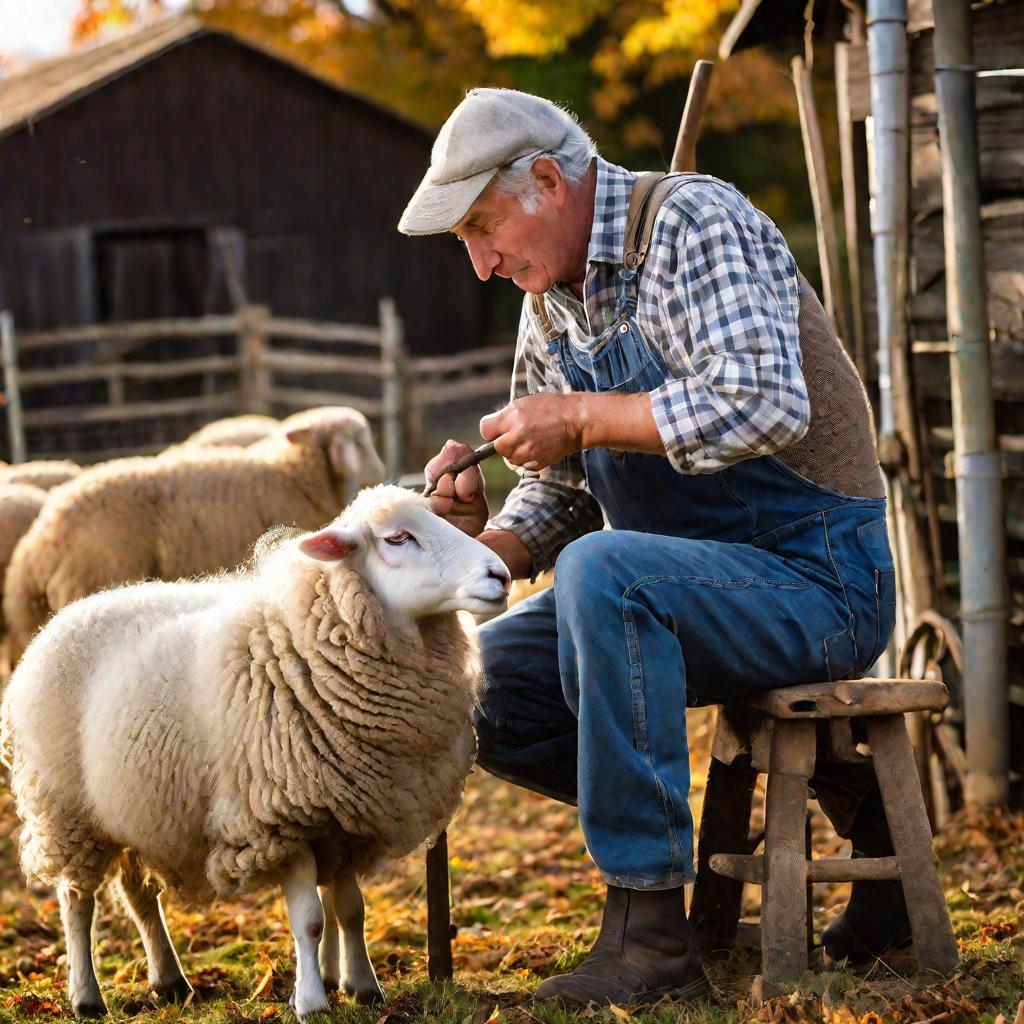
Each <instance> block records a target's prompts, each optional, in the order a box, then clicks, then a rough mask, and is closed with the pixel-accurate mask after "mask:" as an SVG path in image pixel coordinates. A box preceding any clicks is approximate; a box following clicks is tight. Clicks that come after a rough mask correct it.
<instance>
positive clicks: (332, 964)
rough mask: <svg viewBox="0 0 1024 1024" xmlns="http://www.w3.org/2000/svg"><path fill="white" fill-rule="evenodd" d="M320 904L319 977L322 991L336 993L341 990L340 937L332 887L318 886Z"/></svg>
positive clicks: (328, 884) (329, 884)
mask: <svg viewBox="0 0 1024 1024" xmlns="http://www.w3.org/2000/svg"><path fill="white" fill-rule="evenodd" d="M320 902H321V903H322V904H323V908H324V937H323V938H322V939H321V940H320V977H321V979H322V980H323V983H324V990H325V991H327V992H337V990H338V989H339V988H341V936H340V933H339V932H338V916H337V914H336V913H335V910H334V885H333V884H332V883H330V882H328V883H327V885H321V886H320Z"/></svg>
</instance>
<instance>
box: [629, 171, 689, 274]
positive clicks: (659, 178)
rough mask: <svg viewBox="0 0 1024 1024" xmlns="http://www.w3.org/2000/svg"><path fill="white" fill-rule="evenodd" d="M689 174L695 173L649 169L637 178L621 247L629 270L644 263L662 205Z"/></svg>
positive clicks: (637, 267)
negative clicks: (666, 172) (670, 172)
mask: <svg viewBox="0 0 1024 1024" xmlns="http://www.w3.org/2000/svg"><path fill="white" fill-rule="evenodd" d="M690 177H694V175H692V174H684V173H676V174H663V173H661V172H660V171H646V172H645V173H643V174H641V175H640V176H639V177H638V178H637V180H636V184H635V185H634V186H633V194H632V195H631V196H630V199H629V213H628V214H627V215H626V237H625V241H624V244H623V247H622V262H623V265H624V266H625V267H626V269H627V270H637V269H639V268H640V267H641V266H642V265H643V262H644V260H645V259H647V249H648V247H649V246H650V244H651V234H652V233H653V232H654V222H655V220H657V216H658V210H659V209H661V204H662V203H663V202H665V200H666V199H667V198H668V197H669V196H670V195H671V194H672V193H673V192H674V191H675V190H676V188H678V186H679V185H680V184H681V183H682V181H683V180H684V179H685V178H690Z"/></svg>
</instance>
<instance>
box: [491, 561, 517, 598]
mask: <svg viewBox="0 0 1024 1024" xmlns="http://www.w3.org/2000/svg"><path fill="white" fill-rule="evenodd" d="M487 575H488V576H489V577H490V578H491V579H495V580H497V581H498V582H499V583H500V584H501V588H502V590H504V591H505V593H506V594H507V593H508V592H509V591H510V590H511V589H512V577H511V575H510V574H509V571H508V569H506V568H505V567H504V566H502V567H501V568H500V569H499V568H497V567H492V568H489V569H488V570H487Z"/></svg>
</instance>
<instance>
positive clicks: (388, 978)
mask: <svg viewBox="0 0 1024 1024" xmlns="http://www.w3.org/2000/svg"><path fill="white" fill-rule="evenodd" d="M690 731H691V739H692V741H693V775H694V792H693V799H694V808H695V811H699V805H700V797H701V789H702V785H703V780H704V777H705V771H706V758H707V747H708V735H709V732H710V719H709V717H708V714H707V713H706V712H696V713H694V717H693V719H692V720H691V723H690ZM15 824H16V819H15V817H14V814H13V810H12V808H11V801H10V798H9V796H8V795H7V793H6V790H4V791H3V795H2V798H0V828H2V830H3V839H2V840H0V1021H21V1020H25V1019H26V1018H30V1017H31V1018H39V1017H44V1018H52V1017H67V1016H70V1007H69V1005H68V1002H67V999H66V988H65V986H66V966H65V958H64V942H63V936H62V935H61V932H60V922H59V915H58V910H57V904H56V901H55V900H54V899H52V898H50V897H48V896H46V895H38V896H33V895H30V894H29V893H28V892H27V891H26V889H25V886H24V883H23V881H22V879H21V877H20V874H19V871H18V867H17V861H16V857H15V854H14V850H13V846H12V843H11V839H10V835H11V832H12V830H13V829H14V827H15ZM829 835H830V833H829V831H828V826H827V825H826V824H825V822H824V821H823V820H820V821H819V820H818V819H817V818H816V819H815V845H816V850H817V852H818V853H819V855H821V854H823V853H826V852H834V851H835V850H836V849H838V841H836V840H835V839H834V838H832V839H831V840H830V839H829ZM937 849H938V852H939V855H940V858H941V862H942V865H943V874H942V877H943V884H944V886H945V889H946V894H947V899H948V901H949V905H950V909H951V911H952V914H953V921H954V927H955V930H956V933H957V936H958V938H959V940H960V945H961V953H962V957H963V960H964V964H963V967H962V969H961V970H960V972H959V973H957V974H956V975H955V976H954V977H952V978H951V979H947V980H946V981H944V982H940V981H938V980H937V979H929V978H927V977H922V976H920V975H917V976H915V974H914V972H915V970H916V968H915V963H914V959H913V956H912V954H910V953H909V952H907V953H899V954H895V955H894V956H893V957H892V958H891V960H890V961H887V965H886V967H882V966H876V967H875V968H874V969H872V970H870V971H861V972H858V973H845V972H831V973H827V974H825V973H821V972H820V970H819V971H818V973H815V974H812V975H809V976H808V977H807V978H806V979H805V981H804V983H803V984H802V985H801V986H800V988H799V990H798V991H797V992H796V993H795V994H794V995H793V996H791V997H788V998H786V999H778V1000H775V1001H773V1002H771V1003H768V1004H765V1005H763V1006H760V1007H756V1006H752V1005H750V1004H749V1003H748V1001H747V999H748V992H749V985H750V981H751V978H752V976H753V975H754V974H755V973H756V972H757V963H758V956H757V953H756V952H755V951H753V950H739V951H737V952H735V953H733V954H730V955H728V956H723V957H717V958H713V959H711V960H710V961H709V963H708V965H707V966H708V973H709V975H710V977H711V980H712V985H713V995H712V998H711V999H710V1000H708V1001H705V1002H702V1003H699V1004H696V1005H691V1006H687V1005H684V1004H678V1005H673V1004H670V1003H667V1002H666V1003H662V1004H660V1005H657V1006H655V1007H650V1008H637V1007H612V1008H609V1009H605V1010H601V1011H595V1010H591V1011H588V1012H587V1013H586V1014H584V1015H579V1016H577V1015H573V1014H570V1013H566V1012H565V1011H562V1010H557V1009H551V1008H538V1007H534V1006H529V1005H524V1004H525V1001H526V1000H527V999H528V998H529V995H530V993H531V992H532V990H533V989H534V988H535V987H536V985H537V983H538V982H539V981H540V979H541V978H543V977H546V976H547V975H548V974H549V973H552V972H557V971H561V970H564V969H567V968H571V967H572V966H573V964H575V963H576V962H577V961H578V960H579V958H580V957H581V956H582V955H583V954H584V952H585V951H586V949H587V948H588V947H589V944H590V943H591V941H592V940H593V938H594V936H595V935H596V932H597V927H598V925H599V923H600V906H601V894H602V886H601V884H600V881H599V877H598V875H597V873H596V872H595V870H594V869H593V867H592V865H591V864H590V862H589V860H588V858H587V856H586V853H585V851H584V847H583V840H582V836H581V834H580V831H579V826H578V822H577V818H576V814H575V812H574V811H573V810H572V809H571V808H566V807H563V806H561V805H559V804H556V803H554V802H552V801H550V800H546V799H543V798H540V797H536V796H534V795H532V794H529V793H526V792H524V791H523V790H520V789H516V788H515V787H513V786H509V785H506V784H504V783H501V782H498V781H496V780H494V779H491V778H488V777H487V776H485V775H483V774H482V773H480V772H479V771H475V772H474V773H473V775H472V777H471V778H470V780H469V785H468V787H467V792H466V800H465V803H464V805H463V808H462V810H461V811H460V813H459V815H458V817H457V819H456V821H455V822H454V823H453V826H452V829H451V839H450V850H449V852H450V855H451V878H452V899H453V920H454V922H455V924H456V926H457V929H458V932H457V936H456V939H455V946H454V951H455V982H454V984H453V985H447V986H444V987H442V988H434V987H432V986H431V985H430V984H429V983H428V982H427V980H426V952H425V948H426V943H425V932H426V907H425V902H424V893H423V883H424V870H423V859H422V856H419V855H417V856H414V857H411V858H409V859H407V860H406V861H404V862H403V863H400V864H397V865H393V866H391V867H390V868H388V869H386V870H384V871H382V872H381V873H380V874H379V875H377V876H376V877H374V878H372V879H370V880H368V882H367V884H366V885H365V893H366V901H367V934H368V940H369V948H370V956H371V959H372V960H373V962H374V965H375V966H376V968H377V971H378V973H379V975H380V978H381V983H382V985H383V987H384V991H385V993H386V995H387V999H388V1003H387V1005H386V1006H384V1007H382V1008H374V1009H366V1008H362V1007H357V1006H354V1005H353V1004H351V1003H350V1002H349V1001H347V1000H346V999H345V998H344V997H339V996H334V997H333V998H334V1000H335V1003H334V1006H333V1010H332V1015H331V1016H332V1018H333V1019H336V1020H337V1021H339V1022H342V1024H406V1022H413V1021H421V1020H423V1021H429V1022H438V1024H440V1022H444V1024H499V1022H501V1024H532V1022H536V1021H539V1022H542V1024H569V1022H571V1021H575V1020H583V1019H585V1018H587V1017H589V1018H595V1019H596V1020H598V1021H603V1022H609V1024H622V1022H628V1021H630V1020H636V1021H637V1022H638V1024H639V1022H658V1024H669V1022H676V1021H678V1022H693V1024H725V1022H733V1021H748V1020H750V1021H775V1022H798V1024H802V1022H811V1021H814V1022H824V1024H865V1022H867V1024H877V1022H889V1021H893V1022H901V1024H910V1022H921V1024H940V1022H941V1024H955V1022H972V1024H973V1022H975V1021H978V1022H982V1021H984V1022H993V1021H1000V1015H1002V1018H1001V1022H1000V1024H1002V1022H1005V1024H1014V1020H1015V1018H1016V1020H1017V1024H1024V1008H1022V1009H1021V1010H1020V1013H1019V1014H1018V1003H1019V1001H1020V1000H1021V999H1022V998H1024V817H1022V816H1020V815H1010V814H1007V813H1005V812H994V813H992V814H990V815H988V816H987V817H986V818H984V819H977V820H970V819H966V818H962V819H960V820H958V821H956V822H955V823H954V825H953V826H952V827H951V828H950V829H949V830H947V832H946V833H945V834H943V835H942V836H940V838H939V840H938V841H937ZM756 896H757V890H752V889H750V887H748V893H747V900H748V903H747V905H746V907H745V910H747V911H748V912H750V913H752V914H755V915H756V911H757V905H756ZM816 897H817V907H818V916H817V918H816V922H815V926H816V929H817V930H820V928H821V927H822V926H823V924H824V923H825V922H826V920H827V919H829V918H831V917H832V916H834V915H835V914H837V913H838V912H839V910H840V909H841V906H842V903H843V901H844V899H845V893H844V887H841V886H833V887H826V886H820V887H817V889H816ZM166 903H167V911H168V919H169V923H170V929H171V934H172V936H173V938H174V941H175V945H176V946H177V949H178V951H179V953H180V955H181V958H182V962H183V966H184V969H185V972H186V974H187V975H188V977H189V979H190V981H191V982H192V984H193V986H194V987H195V995H194V997H193V999H192V1001H191V1003H190V1004H189V1005H187V1006H185V1007H179V1006H166V1005H164V1006H161V1005H158V1004H156V1003H154V1002H151V1001H150V1000H149V998H148V995H147V991H146V965H145V959H144V957H143V954H142V946H141V942H140V941H139V939H138V936H137V935H136V934H135V933H134V930H133V929H132V927H131V925H130V923H129V922H128V920H127V918H126V917H125V916H124V915H123V913H122V912H121V911H120V909H119V908H118V907H117V906H116V905H115V904H114V903H113V899H112V898H109V897H108V898H107V899H105V900H104V901H103V904H102V909H101V913H100V916H99V921H98V925H97V929H96V937H97V960H98V970H99V977H100V984H101V987H102V989H103V992H104V996H105V997H106V999H107V1002H108V1005H109V1007H110V1010H111V1015H112V1017H113V1018H116V1019H125V1018H128V1017H131V1018H133V1019H134V1020H135V1021H137V1022H139V1024H144V1022H149V1021H175V1022H177V1021H179V1020H180V1021H182V1024H191V1022H197V1024H200V1022H201V1024H229V1022H237V1024H244V1022H249V1021H252V1022H259V1021H282V1022H285V1024H287V1022H288V1021H291V1020H293V1019H294V1018H293V1017H292V1015H291V1012H290V1010H289V1009H288V1006H287V999H288V996H289V994H290V991H291V986H292V980H293V970H294V959H293V954H292V948H291V940H290V936H289V934H288V926H287V917H286V914H285V909H284V902H283V900H282V899H281V898H280V896H279V895H278V894H277V893H274V892H267V893H262V894H259V895H257V896H254V897H252V898H249V899H246V900H245V901H243V902H239V903H231V904H223V903H222V904H214V905H210V906H205V907H191V908H186V907H183V906H181V905H180V904H178V903H176V902H175V900H174V898H173V895H170V898H168V899H167V900H166Z"/></svg>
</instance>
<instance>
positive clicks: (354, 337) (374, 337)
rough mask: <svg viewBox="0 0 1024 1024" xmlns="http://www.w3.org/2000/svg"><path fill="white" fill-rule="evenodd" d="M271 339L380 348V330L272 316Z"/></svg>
mask: <svg viewBox="0 0 1024 1024" xmlns="http://www.w3.org/2000/svg"><path fill="white" fill-rule="evenodd" d="M266 327H267V335H268V337H271V338H293V339H295V340H296V341H320V342H351V343H352V344H354V345H369V346H370V347H371V348H379V347H380V328H379V327H367V326H363V325H362V324H334V323H327V322H324V321H316V320H296V319H291V318H288V317H280V316H272V317H269V318H268V320H267V324H266Z"/></svg>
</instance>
